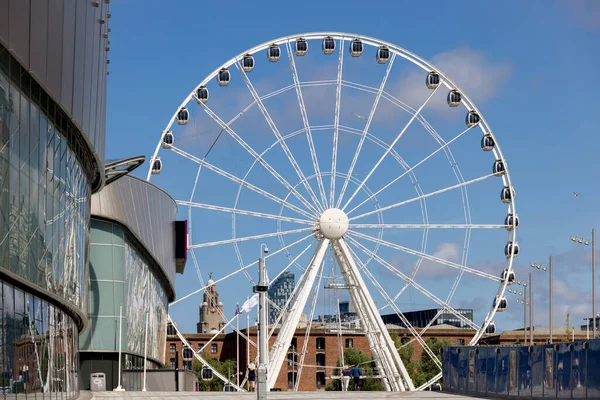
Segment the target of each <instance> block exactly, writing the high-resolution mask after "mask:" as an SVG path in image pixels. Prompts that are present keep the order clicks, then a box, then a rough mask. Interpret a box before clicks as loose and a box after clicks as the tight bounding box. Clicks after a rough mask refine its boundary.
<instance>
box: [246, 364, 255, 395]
mask: <svg viewBox="0 0 600 400" xmlns="http://www.w3.org/2000/svg"><path fill="white" fill-rule="evenodd" d="M248 387H249V389H250V392H254V389H255V387H256V366H255V365H254V363H250V364H249V365H248Z"/></svg>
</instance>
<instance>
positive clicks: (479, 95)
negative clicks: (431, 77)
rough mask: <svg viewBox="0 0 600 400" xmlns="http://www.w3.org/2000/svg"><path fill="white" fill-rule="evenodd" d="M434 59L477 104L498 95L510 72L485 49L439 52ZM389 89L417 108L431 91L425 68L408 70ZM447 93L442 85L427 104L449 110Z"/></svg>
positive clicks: (437, 65) (442, 70) (433, 108)
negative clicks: (492, 59)
mask: <svg viewBox="0 0 600 400" xmlns="http://www.w3.org/2000/svg"><path fill="white" fill-rule="evenodd" d="M431 63H432V64H433V65H434V66H435V67H436V68H438V69H439V70H440V71H441V72H443V73H444V74H445V75H446V76H448V77H449V78H450V79H452V81H454V83H456V84H457V85H458V86H459V87H460V89H461V90H462V91H463V92H464V93H466V94H467V96H469V98H471V100H473V102H475V104H478V105H479V104H481V103H484V102H485V101H487V100H489V99H490V98H492V97H493V96H495V95H496V94H497V93H498V90H499V89H500V88H501V87H502V86H503V85H504V84H505V82H506V80H507V78H508V77H509V76H510V73H511V67H510V65H509V64H507V63H502V62H495V61H494V62H493V61H490V60H488V59H486V57H485V55H484V54H483V53H482V52H480V51H477V50H474V49H470V48H459V49H455V50H451V51H447V52H443V53H440V54H437V55H435V56H433V57H432V59H431ZM390 91H391V92H392V93H393V94H394V95H397V96H398V97H399V98H400V99H401V100H403V101H405V102H406V103H407V104H408V105H410V106H412V107H414V108H418V107H419V106H420V105H421V104H422V103H423V102H424V101H425V99H426V98H427V96H428V95H429V94H430V90H429V89H427V87H426V86H425V74H424V73H423V72H422V71H412V72H410V73H408V74H407V75H406V76H404V77H403V78H402V79H401V80H400V81H398V82H397V83H396V84H395V85H394V86H393V87H392V88H391V89H390ZM446 95H447V92H446V90H444V88H440V89H439V90H438V92H437V93H436V95H435V96H434V97H433V98H432V99H431V100H430V102H429V104H428V105H427V110H428V111H430V110H435V111H448V110H449V109H450V107H448V104H447V103H446Z"/></svg>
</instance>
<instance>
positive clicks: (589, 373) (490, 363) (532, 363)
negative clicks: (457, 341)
mask: <svg viewBox="0 0 600 400" xmlns="http://www.w3.org/2000/svg"><path fill="white" fill-rule="evenodd" d="M442 368H443V390H444V391H447V392H453V393H461V394H471V395H475V396H490V397H496V396H497V397H507V396H508V397H511V398H512V397H523V398H552V399H556V398H558V399H570V398H573V399H600V339H597V340H589V341H585V342H572V343H557V344H548V345H539V346H460V347H445V348H444V349H443V350H442Z"/></svg>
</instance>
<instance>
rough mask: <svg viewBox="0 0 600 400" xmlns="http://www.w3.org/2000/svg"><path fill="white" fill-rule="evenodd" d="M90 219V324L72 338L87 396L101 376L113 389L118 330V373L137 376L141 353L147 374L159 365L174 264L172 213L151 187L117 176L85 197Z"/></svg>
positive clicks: (166, 199) (162, 359)
mask: <svg viewBox="0 0 600 400" xmlns="http://www.w3.org/2000/svg"><path fill="white" fill-rule="evenodd" d="M91 213H92V220H91V231H90V279H89V298H90V301H89V306H88V315H89V317H88V319H89V323H88V326H87V328H86V330H85V331H83V332H82V334H81V336H80V339H79V349H80V363H81V364H80V365H81V368H80V377H81V378H80V384H81V388H82V389H88V388H89V385H90V382H89V377H90V374H91V373H96V372H104V373H105V374H106V379H107V380H106V388H107V389H108V390H111V389H113V388H115V387H117V385H118V364H119V358H118V351H119V329H120V333H121V343H120V348H121V352H122V359H121V365H122V369H123V370H135V369H143V366H144V350H145V346H146V349H147V356H148V361H149V363H148V368H159V367H161V366H163V365H164V364H165V353H164V348H165V343H166V335H167V332H166V327H167V307H168V303H169V302H170V301H173V300H175V286H174V284H175V273H176V263H177V261H178V260H177V258H176V254H175V249H176V245H177V241H176V239H175V237H176V235H175V229H176V222H175V217H176V214H177V206H176V204H175V201H174V200H173V199H172V198H171V197H170V196H169V195H168V194H166V193H165V192H164V191H162V190H161V189H159V188H158V187H156V186H154V185H152V184H151V183H150V182H147V181H144V180H140V179H138V178H135V177H131V176H124V177H122V178H121V179H119V180H118V181H115V182H114V183H111V184H110V185H108V186H106V187H105V188H104V189H103V190H102V191H101V192H99V193H97V194H94V195H93V196H92V210H91ZM180 245H181V244H180ZM183 245H185V244H183ZM179 265H181V263H180V264H179ZM179 272H183V270H181V269H180V270H179ZM121 307H122V309H121ZM120 315H121V316H120ZM146 318H147V319H148V327H147V331H148V336H147V339H146V337H145V335H144V333H145V330H146ZM146 340H147V341H146ZM127 384H128V387H131V382H128V383H127ZM122 385H123V383H122ZM137 386H139V387H141V386H140V385H137ZM137 386H136V387H137Z"/></svg>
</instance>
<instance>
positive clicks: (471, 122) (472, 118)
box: [465, 110, 480, 128]
mask: <svg viewBox="0 0 600 400" xmlns="http://www.w3.org/2000/svg"><path fill="white" fill-rule="evenodd" d="M479 121H480V118H479V114H477V111H473V110H471V111H469V113H468V114H467V117H466V118H465V123H466V124H467V128H472V127H474V126H475V125H477V124H478V123H479Z"/></svg>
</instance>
